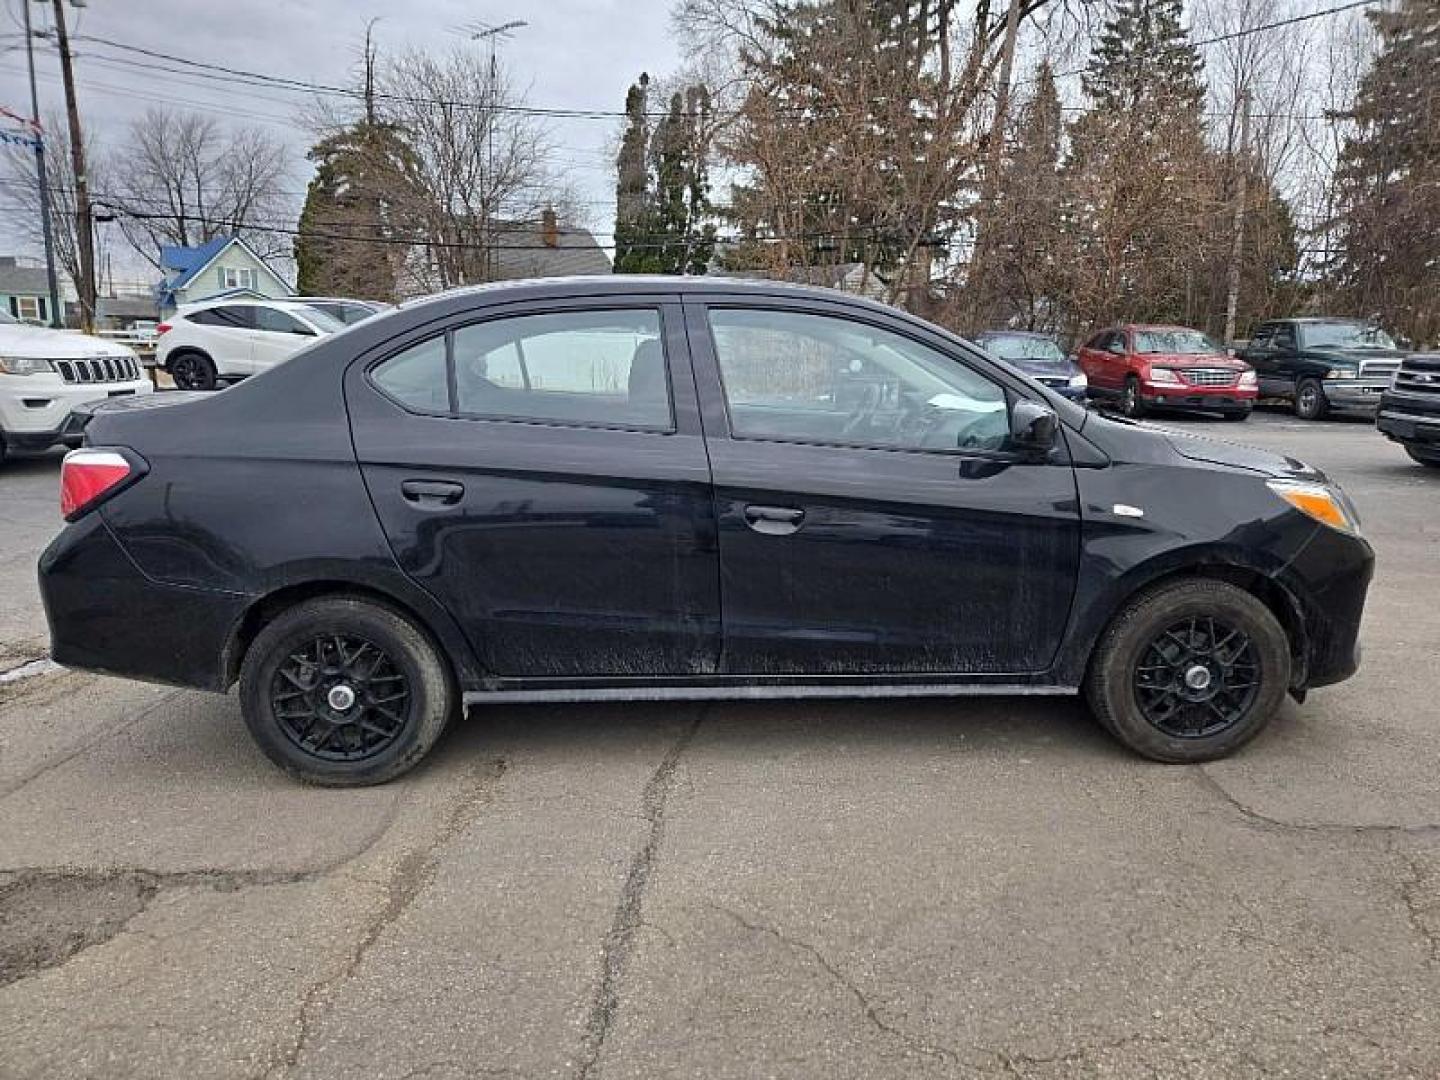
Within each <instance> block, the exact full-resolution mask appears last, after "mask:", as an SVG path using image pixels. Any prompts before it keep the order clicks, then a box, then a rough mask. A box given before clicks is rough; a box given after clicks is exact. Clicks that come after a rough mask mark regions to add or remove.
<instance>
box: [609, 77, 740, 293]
mask: <svg viewBox="0 0 1440 1080" xmlns="http://www.w3.org/2000/svg"><path fill="white" fill-rule="evenodd" d="M649 82H650V80H649V78H648V76H645V75H641V76H640V80H639V81H638V82H636V83H635V84H634V85H633V86H631V87H630V92H629V93H628V94H627V95H626V99H625V112H626V114H627V116H628V120H627V123H626V129H625V134H624V135H623V136H622V138H621V143H620V152H619V154H618V156H617V158H616V173H617V182H616V188H615V210H616V212H615V272H616V273H617V274H703V273H705V271H706V270H707V268H708V267H709V264H710V261H711V258H712V256H713V255H714V252H715V225H714V223H713V222H712V221H711V220H710V219H711V218H712V217H713V216H714V211H713V210H712V208H711V205H710V180H709V168H708V165H707V162H706V156H707V154H706V150H707V145H706V143H707V139H708V126H709V123H710V120H711V108H710V95H709V92H708V91H707V90H706V89H705V88H704V87H703V86H692V87H689V88H687V89H686V90H684V91H683V92H682V91H677V92H676V93H674V94H672V95H671V97H670V107H669V110H668V111H667V112H666V114H665V115H664V116H663V117H661V119H660V122H659V123H657V124H655V125H654V128H653V129H652V128H651V126H650V121H649V113H648V111H647V103H648V101H649Z"/></svg>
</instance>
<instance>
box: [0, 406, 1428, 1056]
mask: <svg viewBox="0 0 1440 1080" xmlns="http://www.w3.org/2000/svg"><path fill="white" fill-rule="evenodd" d="M1177 426H1185V427H1187V428H1190V429H1192V430H1198V431H1200V433H1202V434H1210V435H1215V436H1217V437H1228V438H1236V437H1239V438H1243V439H1245V440H1247V441H1251V442H1254V443H1257V444H1260V445H1266V446H1270V447H1274V448H1279V449H1283V450H1286V451H1288V452H1290V453H1293V454H1295V455H1296V456H1299V457H1301V458H1304V459H1307V460H1311V461H1313V462H1314V463H1316V464H1318V465H1320V466H1322V467H1324V468H1326V469H1328V470H1330V471H1331V472H1332V473H1333V474H1334V475H1335V476H1336V477H1337V478H1338V479H1340V480H1341V482H1342V483H1344V484H1345V485H1346V488H1347V490H1348V491H1349V492H1350V494H1351V496H1352V497H1353V498H1354V500H1355V501H1356V503H1357V504H1358V505H1359V507H1360V510H1361V513H1362V514H1363V515H1364V519H1365V525H1366V531H1367V533H1368V534H1369V536H1370V537H1371V539H1372V541H1373V542H1374V544H1375V546H1376V548H1377V551H1378V554H1379V567H1378V573H1377V580H1376V583H1375V586H1374V590H1373V592H1372V600H1371V606H1370V609H1369V612H1368V616H1367V622H1366V626H1365V632H1364V640H1365V647H1366V651H1367V652H1366V659H1365V664H1364V666H1363V668H1362V670H1361V673H1360V675H1359V676H1357V678H1356V679H1354V680H1352V681H1351V682H1349V683H1346V684H1343V685H1341V686H1338V687H1333V688H1329V689H1326V690H1321V691H1317V692H1316V693H1315V694H1313V695H1312V696H1311V698H1310V700H1309V702H1308V703H1307V704H1306V705H1304V706H1296V705H1295V704H1294V703H1287V704H1286V706H1285V708H1284V710H1283V712H1282V714H1281V716H1280V717H1279V718H1278V719H1277V721H1276V722H1275V723H1274V724H1273V725H1272V727H1271V728H1270V729H1269V730H1268V731H1267V732H1266V733H1265V734H1264V735H1263V736H1262V737H1261V738H1260V739H1258V740H1257V741H1256V742H1255V743H1254V744H1253V745H1252V746H1251V747H1250V748H1248V749H1247V750H1246V751H1244V752H1243V753H1242V754H1241V755H1240V756H1239V757H1236V758H1234V759H1231V760H1227V761H1223V762H1217V763H1214V764H1211V765H1207V766H1205V767H1203V768H1181V767H1164V766H1158V765H1154V764H1150V763H1147V762H1143V761H1139V760H1136V759H1134V758H1132V757H1130V756H1128V755H1126V754H1125V753H1124V752H1122V751H1121V750H1119V749H1118V748H1117V747H1116V746H1114V745H1113V744H1112V743H1111V742H1110V741H1109V740H1108V739H1107V738H1106V737H1105V736H1104V735H1103V734H1102V733H1101V732H1100V731H1099V730H1098V729H1097V728H1096V727H1095V726H1094V725H1093V724H1092V723H1091V722H1090V721H1089V719H1088V718H1087V717H1086V715H1085V714H1084V712H1083V710H1082V709H1081V707H1080V706H1079V704H1078V703H1076V702H1068V701H1030V700H988V699H982V700H979V701H973V702H960V703H947V702H937V701H900V702H873V701H866V702H830V703H816V702H809V703H793V704H761V703H744V704H723V705H722V704H714V705H706V706H700V705H661V704H646V705H606V706H583V707H582V706H566V707H538V706H532V707H505V708H493V709H489V710H485V711H483V712H480V713H476V714H474V715H472V716H471V717H470V718H469V719H468V721H467V722H465V723H463V724H460V725H457V726H456V728H454V729H453V730H452V731H451V733H450V734H449V735H447V737H446V739H445V740H444V742H443V744H442V745H441V746H440V747H439V749H438V750H437V752H436V753H435V755H434V756H433V758H432V760H431V761H429V762H428V763H427V764H426V765H424V766H423V767H422V768H421V769H420V770H418V771H417V772H416V773H415V774H413V775H412V776H410V777H407V778H405V779H403V780H402V781H400V782H398V783H395V784H392V785H390V786H388V787H384V788H379V789H368V790H363V791H331V790H319V789H310V788H303V787H299V786H297V785H294V784H292V783H291V782H289V781H288V780H286V779H285V778H284V777H283V776H282V775H281V774H279V773H278V772H276V771H275V770H273V769H272V768H271V767H270V766H269V765H268V764H267V763H266V762H265V760H264V759H263V758H262V757H261V755H260V754H259V753H258V752H257V751H256V750H255V749H254V748H253V747H252V746H251V745H250V743H249V741H248V738H247V736H246V734H245V731H244V728H243V725H242V724H241V721H240V718H239V713H238V710H237V708H236V705H235V702H234V700H233V698H223V697H218V696H210V695H203V694H192V693H189V692H184V691H175V690H172V689H166V688H160V687H150V686H142V685H138V684H130V683H124V682H120V681H116V680H110V679H105V678H100V677H96V676H89V675H80V674H75V673H59V674H49V675H43V676H39V677H36V678H33V679H26V680H22V681H19V682H15V683H11V684H7V685H5V686H3V687H0V822H3V823H4V824H3V826H0V1030H3V1031H4V1032H5V1033H6V1035H5V1048H4V1051H3V1053H0V1076H3V1077H7V1078H9V1077H49V1076H62V1075H63V1076H67V1077H68V1076H74V1077H125V1076H136V1077H158V1076H176V1077H189V1076H197V1075H203V1076H207V1077H208V1076H216V1077H237V1078H246V1080H260V1078H274V1080H282V1078H283V1080H289V1078H300V1077H316V1078H325V1077H339V1076H350V1075H357V1074H361V1075H366V1076H374V1077H389V1078H411V1077H413V1078H434V1080H447V1078H458V1077H476V1076H482V1077H562V1078H565V1080H581V1078H587V1077H588V1078H607V1080H608V1078H619V1077H653V1076H657V1075H674V1076H681V1075H683V1076H693V1075H704V1076H707V1077H728V1076H734V1077H752V1076H783V1077H797V1076H799V1077H808V1076H814V1077H826V1078H829V1077H873V1076H915V1077H932V1076H933V1077H970V1076H979V1077H999V1078H1005V1077H1010V1078H1014V1077H1022V1078H1034V1080H1040V1078H1053V1077H1098V1076H1105V1077H1112V1076H1113V1077H1142V1076H1143V1077H1154V1076H1162V1077H1187V1078H1189V1077H1209V1076H1215V1077H1263V1076H1269V1075H1292V1076H1306V1077H1330V1076H1333V1077H1354V1076H1366V1077H1430V1076H1435V1075H1440V785H1437V784H1436V783H1435V777H1436V776H1437V775H1440V740H1437V738H1436V735H1437V731H1436V729H1437V727H1440V704H1437V703H1436V698H1435V695H1434V694H1433V693H1432V692H1430V691H1429V690H1428V689H1427V688H1426V685H1425V683H1424V679H1425V676H1426V674H1428V671H1429V669H1430V667H1431V666H1432V665H1433V662H1434V658H1435V657H1436V656H1437V655H1440V603H1437V601H1440V558H1437V555H1440V513H1437V511H1440V478H1437V477H1436V476H1435V475H1433V474H1429V473H1426V472H1424V471H1422V470H1421V469H1419V468H1418V467H1416V466H1413V465H1412V464H1410V462H1409V461H1408V459H1407V458H1405V457H1404V455H1403V454H1402V453H1401V452H1400V451H1399V450H1398V449H1396V448H1393V447H1391V446H1389V445H1388V444H1387V443H1385V442H1384V440H1383V439H1381V438H1379V437H1378V436H1377V435H1376V434H1375V433H1374V432H1373V430H1371V429H1370V428H1369V427H1368V426H1367V425H1365V424H1364V423H1361V422H1351V423H1346V422H1336V423H1328V424H1323V425H1302V424H1300V423H1298V422H1296V421H1293V420H1290V419H1289V418H1287V417H1284V416H1280V415H1274V414H1270V415H1266V414H1261V415H1259V416H1257V417H1256V418H1255V419H1253V420H1252V421H1251V422H1250V423H1248V424H1246V425H1245V426H1244V427H1243V428H1242V429H1240V430H1239V431H1238V432H1237V430H1236V429H1235V428H1234V427H1232V426H1228V425H1222V424H1219V423H1213V424H1211V423H1206V422H1204V421H1179V422H1177ZM56 472H57V463H56V462H55V461H41V462H30V463H21V464H20V465H18V466H14V467H7V469H6V470H5V471H4V472H0V496H3V498H0V508H3V509H0V597H3V599H0V670H3V669H5V668H8V667H10V666H12V665H13V664H14V663H18V662H21V661H23V660H24V659H28V658H30V657H32V656H33V655H35V650H36V648H37V646H36V642H37V641H39V640H41V639H43V620H41V618H40V616H39V613H38V608H36V607H35V598H34V590H33V586H32V585H31V584H30V583H29V580H28V577H29V574H30V573H31V568H32V567H33V559H34V555H35V554H37V553H38V549H39V547H40V546H41V545H42V544H43V543H44V541H45V539H46V538H47V537H48V535H49V533H50V532H51V531H53V529H54V528H55V527H56V525H57V522H56V520H55V515H54V512H53V500H54V490H53V488H54V484H55V479H56ZM42 494H43V498H42ZM22 571H23V573H22ZM27 590H28V591H27Z"/></svg>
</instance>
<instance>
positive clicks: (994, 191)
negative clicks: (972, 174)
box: [970, 0, 1024, 321]
mask: <svg viewBox="0 0 1440 1080" xmlns="http://www.w3.org/2000/svg"><path fill="white" fill-rule="evenodd" d="M1023 6H1024V0H1010V8H1009V10H1008V11H1007V12H1006V13H1005V39H1004V41H1003V43H1002V44H1001V46H1000V84H999V86H998V87H997V88H996V92H995V120H994V122H993V123H992V124H991V125H990V145H989V147H988V150H989V155H988V156H989V160H988V161H987V162H986V164H985V183H984V185H983V187H982V188H981V192H980V221H981V223H982V224H981V226H980V235H979V236H978V237H977V238H976V243H975V255H974V258H973V259H972V260H971V266H970V308H971V312H972V314H971V320H972V321H977V320H978V319H979V318H980V315H981V310H980V309H981V297H980V286H981V285H983V284H984V280H985V262H986V261H987V256H988V255H989V253H990V252H991V251H992V250H993V249H994V248H995V246H996V245H995V237H994V236H993V235H992V234H993V233H994V232H995V228H996V226H997V225H998V224H999V220H1000V219H999V215H998V214H997V213H996V212H995V210H996V202H997V201H998V200H999V198H1000V167H1001V164H1002V161H1003V151H1004V148H1005V118H1006V114H1007V113H1008V112H1009V111H1010V77H1011V74H1012V73H1013V72H1014V70H1015V39H1016V38H1017V37H1018V36H1019V33H1020V9H1021V8H1022V7H1023Z"/></svg>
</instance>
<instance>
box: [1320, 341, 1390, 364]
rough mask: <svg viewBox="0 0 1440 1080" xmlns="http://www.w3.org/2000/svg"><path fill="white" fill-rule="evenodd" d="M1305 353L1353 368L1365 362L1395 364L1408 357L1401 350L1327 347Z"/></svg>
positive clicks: (1323, 346)
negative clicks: (1375, 361) (1379, 361)
mask: <svg viewBox="0 0 1440 1080" xmlns="http://www.w3.org/2000/svg"><path fill="white" fill-rule="evenodd" d="M1305 351H1306V352H1307V353H1308V354H1309V355H1311V356H1318V357H1321V358H1323V359H1325V360H1328V361H1330V362H1331V363H1332V364H1348V365H1353V366H1355V367H1359V366H1360V365H1361V364H1362V363H1364V362H1365V361H1366V360H1385V361H1389V362H1396V361H1400V360H1404V359H1405V358H1406V357H1408V356H1409V355H1410V354H1409V353H1407V352H1405V351H1404V350H1403V349H1341V348H1337V347H1335V346H1327V345H1322V346H1320V347H1319V348H1315V349H1306V350H1305Z"/></svg>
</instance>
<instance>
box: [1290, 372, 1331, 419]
mask: <svg viewBox="0 0 1440 1080" xmlns="http://www.w3.org/2000/svg"><path fill="white" fill-rule="evenodd" d="M1329 411H1330V403H1329V402H1328V401H1326V400H1325V388H1324V387H1322V386H1321V385H1320V380H1319V379H1301V380H1300V385H1298V386H1297V387H1295V415H1296V416H1298V417H1299V418H1300V419H1301V420H1324V419H1325V414H1326V413H1328V412H1329Z"/></svg>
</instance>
